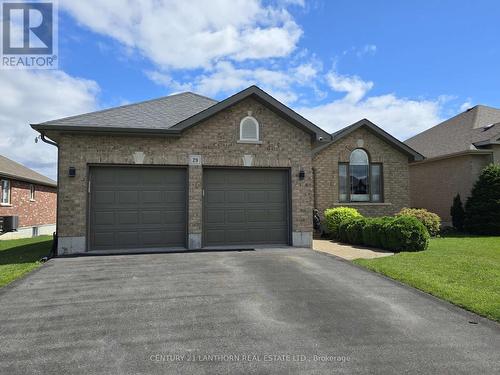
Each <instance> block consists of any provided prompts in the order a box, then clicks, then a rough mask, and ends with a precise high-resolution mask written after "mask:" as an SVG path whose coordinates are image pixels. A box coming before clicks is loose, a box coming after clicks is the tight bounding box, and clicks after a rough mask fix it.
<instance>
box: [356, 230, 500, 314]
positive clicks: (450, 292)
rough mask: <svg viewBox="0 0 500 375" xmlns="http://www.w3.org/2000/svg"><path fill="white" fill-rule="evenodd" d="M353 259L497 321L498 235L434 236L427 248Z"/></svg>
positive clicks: (499, 304) (499, 301)
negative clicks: (420, 250) (415, 251)
mask: <svg viewBox="0 0 500 375" xmlns="http://www.w3.org/2000/svg"><path fill="white" fill-rule="evenodd" d="M354 262H355V263H357V264H360V265H362V266H364V267H366V268H369V269H371V270H373V271H376V272H379V273H382V274H384V275H387V276H389V277H391V278H393V279H396V280H399V281H401V282H403V283H406V284H409V285H411V286H413V287H415V288H418V289H421V290H423V291H425V292H428V293H430V294H433V295H435V296H437V297H440V298H443V299H445V300H447V301H450V302H452V303H454V304H455V305H458V306H461V307H463V308H465V309H467V310H470V311H473V312H475V313H477V314H480V315H483V316H486V317H488V318H490V319H495V320H497V321H500V237H465V236H464V237H461V236H456V237H445V238H433V239H431V241H430V245H429V249H428V250H426V251H422V252H417V253H399V254H396V255H394V256H390V257H385V258H378V259H357V260H355V261H354Z"/></svg>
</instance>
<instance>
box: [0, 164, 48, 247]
mask: <svg viewBox="0 0 500 375" xmlns="http://www.w3.org/2000/svg"><path fill="white" fill-rule="evenodd" d="M0 187H1V190H0V218H3V217H4V216H18V218H19V227H18V229H17V231H15V232H9V233H4V232H3V231H2V230H0V240H6V239H13V238H24V237H35V236H39V235H42V234H52V233H54V232H55V231H56V201H57V184H56V182H55V181H53V180H51V179H50V178H48V177H45V176H43V175H41V174H39V173H37V172H35V171H33V170H31V169H29V168H26V167H25V166H23V165H21V164H19V163H16V162H15V161H12V160H10V159H7V158H6V157H4V156H1V155H0ZM1 221H2V224H1V227H2V228H3V220H1Z"/></svg>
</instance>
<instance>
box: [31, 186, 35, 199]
mask: <svg viewBox="0 0 500 375" xmlns="http://www.w3.org/2000/svg"><path fill="white" fill-rule="evenodd" d="M34 200H35V185H33V184H32V185H30V201H34Z"/></svg>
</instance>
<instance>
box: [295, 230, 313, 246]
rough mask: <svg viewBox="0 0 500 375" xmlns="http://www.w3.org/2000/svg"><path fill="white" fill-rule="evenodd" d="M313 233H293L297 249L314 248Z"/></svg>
mask: <svg viewBox="0 0 500 375" xmlns="http://www.w3.org/2000/svg"><path fill="white" fill-rule="evenodd" d="M312 243H313V232H293V233H292V245H293V246H295V247H307V248H310V247H312Z"/></svg>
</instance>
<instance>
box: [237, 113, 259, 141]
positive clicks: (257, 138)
mask: <svg viewBox="0 0 500 375" xmlns="http://www.w3.org/2000/svg"><path fill="white" fill-rule="evenodd" d="M248 119H250V120H251V121H253V123H254V124H255V126H256V127H257V132H256V134H257V137H256V138H243V131H242V126H243V121H245V120H248ZM259 128H260V126H259V122H258V121H257V120H256V119H255V117H253V116H246V117H244V118H242V119H241V121H240V140H239V141H238V143H257V144H260V143H262V142H261V141H260V129H259Z"/></svg>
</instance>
